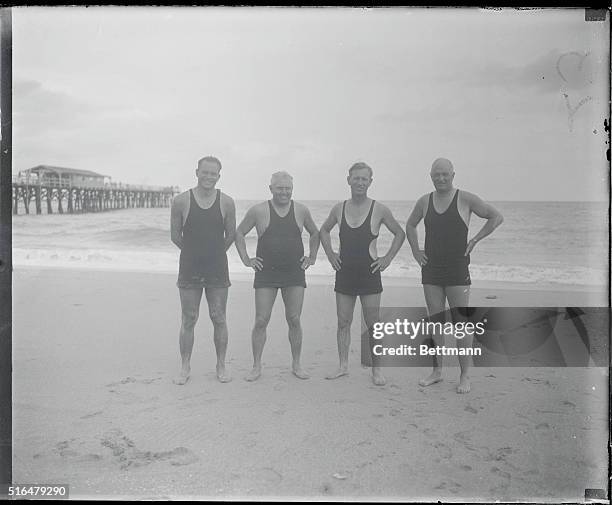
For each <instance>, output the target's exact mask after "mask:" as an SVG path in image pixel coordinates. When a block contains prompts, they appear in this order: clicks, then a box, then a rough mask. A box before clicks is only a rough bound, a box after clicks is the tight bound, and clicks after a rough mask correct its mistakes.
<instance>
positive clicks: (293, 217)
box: [236, 172, 319, 381]
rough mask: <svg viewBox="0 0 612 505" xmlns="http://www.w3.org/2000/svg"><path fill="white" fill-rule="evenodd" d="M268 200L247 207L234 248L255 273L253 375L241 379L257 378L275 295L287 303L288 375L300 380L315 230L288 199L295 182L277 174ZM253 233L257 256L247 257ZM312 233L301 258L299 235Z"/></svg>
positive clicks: (303, 210) (307, 216)
mask: <svg viewBox="0 0 612 505" xmlns="http://www.w3.org/2000/svg"><path fill="white" fill-rule="evenodd" d="M270 191H271V193H272V200H269V201H267V202H263V203H259V204H257V205H254V206H253V207H251V208H250V209H249V210H248V211H247V213H246V215H245V216H244V219H243V220H242V222H241V223H240V225H239V226H238V228H237V230H236V249H237V250H238V254H239V255H240V258H241V259H242V262H243V263H244V264H245V266H248V267H251V268H253V270H254V271H255V282H254V285H253V287H254V288H255V325H254V327H253V333H252V345H253V370H252V371H251V372H250V373H249V374H248V375H247V376H246V377H245V379H246V380H247V381H255V380H257V379H258V378H259V376H260V375H261V355H262V353H263V348H264V344H265V343H266V328H267V327H268V322H269V321H270V315H271V314H272V307H273V306H274V301H275V300H276V295H277V293H278V290H279V289H280V290H281V295H282V297H283V302H284V303H285V317H286V319H287V325H288V326H289V343H290V345H291V355H292V357H293V362H292V366H291V370H292V371H293V374H294V375H295V376H296V377H298V378H300V379H308V378H309V377H308V374H306V372H304V371H303V370H302V367H301V365H300V353H301V350H302V326H301V323H300V317H301V315H302V305H303V303H304V288H305V287H306V278H305V270H306V269H307V268H308V267H309V266H310V265H314V264H315V261H316V259H317V251H318V250H319V231H318V230H317V227H316V225H315V223H314V221H313V220H312V217H311V215H310V211H309V210H308V209H307V208H306V206H304V205H302V204H301V203H297V202H294V201H293V200H292V199H291V195H292V193H293V178H292V177H291V176H290V175H289V174H288V173H287V172H277V173H275V174H273V175H272V180H271V182H270ZM253 227H255V228H256V229H257V236H258V237H259V238H258V241H257V252H256V256H255V257H254V258H251V257H249V254H248V252H247V249H246V241H245V235H247V234H248V233H249V232H250V231H251V230H252V229H253ZM303 228H306V231H308V233H309V234H310V241H309V246H310V254H309V255H308V256H304V245H303V243H302V231H303Z"/></svg>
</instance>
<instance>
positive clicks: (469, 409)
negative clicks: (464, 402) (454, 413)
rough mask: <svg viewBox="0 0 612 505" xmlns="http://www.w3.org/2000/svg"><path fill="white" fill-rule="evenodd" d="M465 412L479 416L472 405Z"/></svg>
mask: <svg viewBox="0 0 612 505" xmlns="http://www.w3.org/2000/svg"><path fill="white" fill-rule="evenodd" d="M463 410H465V411H466V412H471V413H472V414H478V411H477V410H476V409H475V408H474V407H472V406H471V405H468V406H466V407H465V408H464V409H463Z"/></svg>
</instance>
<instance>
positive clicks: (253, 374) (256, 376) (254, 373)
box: [244, 366, 261, 382]
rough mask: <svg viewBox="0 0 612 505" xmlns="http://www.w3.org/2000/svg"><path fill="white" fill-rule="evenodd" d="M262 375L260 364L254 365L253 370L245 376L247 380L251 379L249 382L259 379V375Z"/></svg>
mask: <svg viewBox="0 0 612 505" xmlns="http://www.w3.org/2000/svg"><path fill="white" fill-rule="evenodd" d="M260 376H261V367H260V366H254V367H253V370H251V371H250V372H249V374H248V375H247V376H246V377H245V378H244V380H245V381H249V382H253V381H256V380H257V379H259V377H260Z"/></svg>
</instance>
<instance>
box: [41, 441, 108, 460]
mask: <svg viewBox="0 0 612 505" xmlns="http://www.w3.org/2000/svg"><path fill="white" fill-rule="evenodd" d="M75 440H76V439H74V438H71V439H70V440H63V441H62V442H58V443H57V444H55V452H57V453H58V454H59V455H60V456H61V457H62V458H65V459H71V460H75V461H78V462H82V463H87V462H89V461H99V460H101V459H102V456H100V455H99V454H94V453H88V454H80V453H79V452H78V451H77V450H75V449H74V447H72V446H73V443H74V441H75ZM41 456H42V454H35V455H34V458H36V459H38V458H40V457H41Z"/></svg>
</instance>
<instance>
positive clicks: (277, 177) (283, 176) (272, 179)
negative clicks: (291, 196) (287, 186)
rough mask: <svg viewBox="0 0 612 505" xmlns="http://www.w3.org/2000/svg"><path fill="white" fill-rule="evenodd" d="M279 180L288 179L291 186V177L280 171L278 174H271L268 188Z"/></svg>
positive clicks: (287, 173)
mask: <svg viewBox="0 0 612 505" xmlns="http://www.w3.org/2000/svg"><path fill="white" fill-rule="evenodd" d="M280 179H289V180H290V181H291V184H293V177H291V174H289V172H285V171H284V170H281V171H280V172H274V173H273V174H272V177H270V186H272V185H274V183H275V182H276V181H278V180H280Z"/></svg>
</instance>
